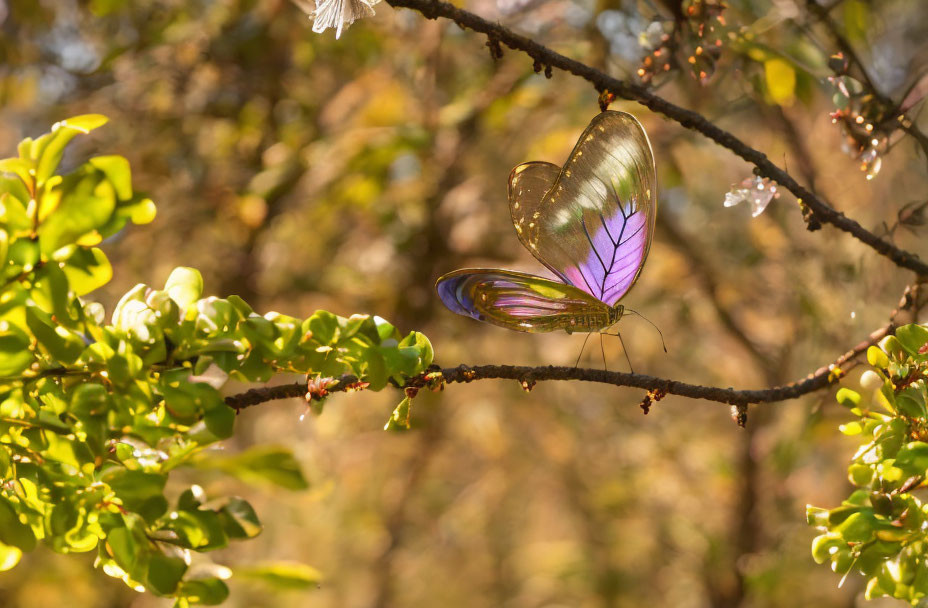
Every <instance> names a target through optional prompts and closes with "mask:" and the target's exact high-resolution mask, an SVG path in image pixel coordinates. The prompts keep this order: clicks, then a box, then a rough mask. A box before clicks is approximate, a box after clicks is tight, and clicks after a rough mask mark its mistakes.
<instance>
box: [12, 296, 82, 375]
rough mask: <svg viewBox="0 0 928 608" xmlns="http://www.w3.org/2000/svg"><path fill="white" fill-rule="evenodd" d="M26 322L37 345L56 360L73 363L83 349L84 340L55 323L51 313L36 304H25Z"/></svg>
mask: <svg viewBox="0 0 928 608" xmlns="http://www.w3.org/2000/svg"><path fill="white" fill-rule="evenodd" d="M26 324H27V325H28V326H29V329H30V331H32V334H33V335H34V336H35V337H36V340H38V342H39V345H41V346H42V348H43V349H44V350H46V351H47V352H48V353H49V354H50V355H51V356H52V357H53V358H54V359H55V360H57V361H61V362H63V363H74V362H75V361H76V360H77V358H78V357H80V356H81V353H82V352H83V351H84V341H83V340H82V339H81V338H80V337H79V336H77V335H75V334H74V333H73V332H71V331H69V330H68V329H66V328H64V327H62V326H61V325H60V324H57V323H55V322H54V321H53V320H52V318H51V315H49V314H48V313H47V312H45V311H43V310H41V309H40V308H38V307H36V306H26Z"/></svg>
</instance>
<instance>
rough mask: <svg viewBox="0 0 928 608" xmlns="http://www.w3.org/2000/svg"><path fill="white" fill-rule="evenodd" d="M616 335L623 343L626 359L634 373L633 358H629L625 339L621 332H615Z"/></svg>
mask: <svg viewBox="0 0 928 608" xmlns="http://www.w3.org/2000/svg"><path fill="white" fill-rule="evenodd" d="M615 335H616V336H618V337H619V342H621V343H622V352H624V353H625V360H626V361H628V370H629V371H630V372H631V373H633V374H634V373H635V369H634V368H633V367H632V360H631V359H629V358H628V349H627V348H625V340H623V339H622V334H621V333H619V332H615Z"/></svg>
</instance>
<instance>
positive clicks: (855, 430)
mask: <svg viewBox="0 0 928 608" xmlns="http://www.w3.org/2000/svg"><path fill="white" fill-rule="evenodd" d="M867 360H868V362H869V364H870V366H871V368H872V369H870V370H867V371H866V372H864V374H863V376H862V378H861V384H862V385H863V389H864V390H863V391H862V392H856V391H853V390H850V389H847V388H842V389H840V390H839V391H838V394H837V399H838V402H839V403H841V404H842V405H844V406H845V407H847V408H849V410H850V412H851V413H852V414H853V415H854V416H855V417H856V419H855V420H854V421H852V422H849V423H847V424H844V425H842V426H841V432H842V433H844V434H845V435H849V436H853V437H858V438H859V439H860V441H861V445H860V447H859V448H858V450H857V452H856V453H855V454H854V456H853V458H852V460H851V464H850V466H849V467H848V479H849V480H850V482H851V483H852V484H853V486H854V488H855V489H854V491H853V492H852V493H851V494H850V495H849V496H848V497H847V499H845V500H844V501H843V502H842V504H841V506H839V507H837V508H834V509H823V508H819V507H813V506H811V505H810V506H809V507H807V518H808V522H809V524H811V525H813V526H816V527H817V528H818V529H819V530H820V531H821V532H822V534H820V535H819V536H817V537H816V538H815V540H814V541H813V542H812V556H813V557H814V559H815V561H816V562H818V563H825V562H830V564H831V567H832V569H833V570H834V571H835V572H838V573H840V574H843V575H844V576H845V577H846V576H847V575H848V574H850V573H851V572H857V573H859V574H860V575H862V576H864V577H865V579H866V580H867V588H866V596H867V598H875V597H881V596H889V597H894V598H897V599H901V600H906V601H908V602H910V603H911V604H912V605H916V604H919V602H921V601H922V599H923V598H925V597H926V596H928V504H926V503H925V502H924V501H923V499H922V498H920V497H919V496H918V495H917V492H918V490H920V489H921V488H923V487H924V483H925V481H926V479H928V384H926V373H928V328H926V327H925V326H922V325H907V326H904V327H900V328H899V329H898V330H896V335H895V336H887V337H886V338H884V339H883V340H882V341H881V342H880V344H879V347H877V346H871V347H870V349H869V350H868V351H867Z"/></svg>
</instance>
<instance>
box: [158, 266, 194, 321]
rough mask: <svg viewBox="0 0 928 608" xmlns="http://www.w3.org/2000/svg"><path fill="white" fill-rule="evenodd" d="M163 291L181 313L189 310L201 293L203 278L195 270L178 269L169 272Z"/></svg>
mask: <svg viewBox="0 0 928 608" xmlns="http://www.w3.org/2000/svg"><path fill="white" fill-rule="evenodd" d="M164 290H165V291H166V292H168V294H169V295H170V296H171V299H173V300H174V301H175V302H177V306H178V307H179V308H180V309H181V310H182V311H185V312H186V311H187V310H188V309H190V308H191V307H192V306H193V305H194V304H195V303H196V301H197V300H198V299H200V295H202V293H203V277H202V275H200V271H198V270H196V269H195V268H186V267H183V266H181V267H178V268H175V269H174V270H173V271H172V272H171V276H169V277H168V280H167V283H165V285H164Z"/></svg>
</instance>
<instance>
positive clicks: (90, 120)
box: [34, 114, 109, 186]
mask: <svg viewBox="0 0 928 608" xmlns="http://www.w3.org/2000/svg"><path fill="white" fill-rule="evenodd" d="M108 120H109V119H108V118H106V117H105V116H103V115H101V114H83V115H81V116H74V117H73V118H68V119H67V120H62V121H61V122H59V123H56V124H55V125H54V126H52V132H51V133H49V134H46V135H43V136H42V137H40V138H39V139H38V140H36V142H35V143H36V144H39V145H37V146H34V149H37V150H39V155H38V156H37V157H36V158H35V160H36V161H38V164H37V167H36V171H35V179H36V182H37V184H38V185H40V186H41V185H42V184H43V183H45V181H46V180H47V179H48V178H49V177H51V176H52V174H54V172H55V169H57V168H58V165H59V164H60V163H61V157H62V156H63V155H64V149H65V147H66V146H67V145H68V144H69V143H70V142H71V140H72V139H74V137H75V136H76V135H79V134H82V133H89V132H91V131H93V130H94V129H96V128H98V127H102V126H103V125H105V124H106V123H107V121H108ZM39 142H42V143H41V144H40V143H39Z"/></svg>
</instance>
